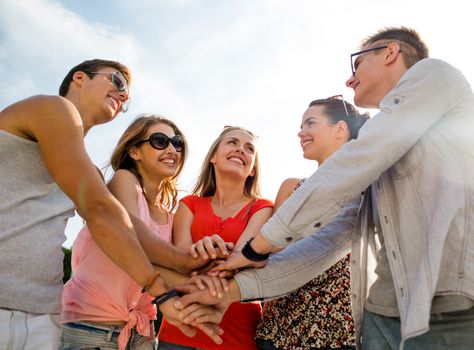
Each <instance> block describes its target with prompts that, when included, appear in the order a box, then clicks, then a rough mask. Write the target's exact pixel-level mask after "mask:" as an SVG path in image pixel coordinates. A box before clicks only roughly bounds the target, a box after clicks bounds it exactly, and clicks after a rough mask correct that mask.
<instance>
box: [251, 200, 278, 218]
mask: <svg viewBox="0 0 474 350" xmlns="http://www.w3.org/2000/svg"><path fill="white" fill-rule="evenodd" d="M263 208H273V202H272V201H269V200H267V199H257V200H256V201H255V203H254V204H253V205H252V207H251V208H250V211H249V216H250V217H251V216H252V215H253V214H255V213H256V212H257V211H259V210H260V209H263Z"/></svg>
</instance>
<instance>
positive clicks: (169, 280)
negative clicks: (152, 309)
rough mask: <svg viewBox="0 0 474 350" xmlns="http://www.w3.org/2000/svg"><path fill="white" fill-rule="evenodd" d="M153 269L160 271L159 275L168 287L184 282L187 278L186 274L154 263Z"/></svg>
mask: <svg viewBox="0 0 474 350" xmlns="http://www.w3.org/2000/svg"><path fill="white" fill-rule="evenodd" d="M155 269H157V270H158V271H160V277H161V278H162V279H163V280H164V281H165V282H166V284H167V285H168V286H169V287H174V286H176V285H178V284H184V283H186V280H187V279H188V276H187V275H184V274H181V273H179V272H176V271H174V270H171V269H168V268H166V267H162V266H156V265H155Z"/></svg>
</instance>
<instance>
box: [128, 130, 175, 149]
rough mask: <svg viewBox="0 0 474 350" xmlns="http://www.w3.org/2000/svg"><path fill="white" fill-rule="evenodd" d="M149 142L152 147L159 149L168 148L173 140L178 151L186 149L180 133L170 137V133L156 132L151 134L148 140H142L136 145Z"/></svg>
mask: <svg viewBox="0 0 474 350" xmlns="http://www.w3.org/2000/svg"><path fill="white" fill-rule="evenodd" d="M145 142H149V143H150V145H151V147H153V148H156V149H158V150H164V149H165V148H167V147H168V146H169V144H170V142H171V144H172V145H173V147H174V149H175V150H176V152H183V150H184V140H183V138H182V137H181V136H179V135H174V136H173V137H168V135H165V134H163V133H162V132H155V133H153V134H151V135H150V137H149V138H147V139H146V140H143V141H140V142H138V143H137V144H136V146H138V145H141V144H142V143H145Z"/></svg>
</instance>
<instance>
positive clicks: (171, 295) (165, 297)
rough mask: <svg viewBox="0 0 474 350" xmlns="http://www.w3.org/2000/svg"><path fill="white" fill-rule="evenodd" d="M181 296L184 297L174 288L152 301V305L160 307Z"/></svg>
mask: <svg viewBox="0 0 474 350" xmlns="http://www.w3.org/2000/svg"><path fill="white" fill-rule="evenodd" d="M181 295H183V294H182V293H181V292H178V291H177V290H176V289H174V288H173V289H170V290H169V291H167V292H166V293H163V294H160V295H158V296H157V297H156V298H155V299H153V300H152V304H155V305H156V306H160V305H161V304H163V303H164V302H165V301H167V300H169V299H171V298H174V297H177V296H181Z"/></svg>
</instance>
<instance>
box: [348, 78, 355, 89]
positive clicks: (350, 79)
mask: <svg viewBox="0 0 474 350" xmlns="http://www.w3.org/2000/svg"><path fill="white" fill-rule="evenodd" d="M355 81H356V78H355V75H351V77H350V78H349V79H347V81H346V86H347V87H348V88H351V89H354V84H355Z"/></svg>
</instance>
